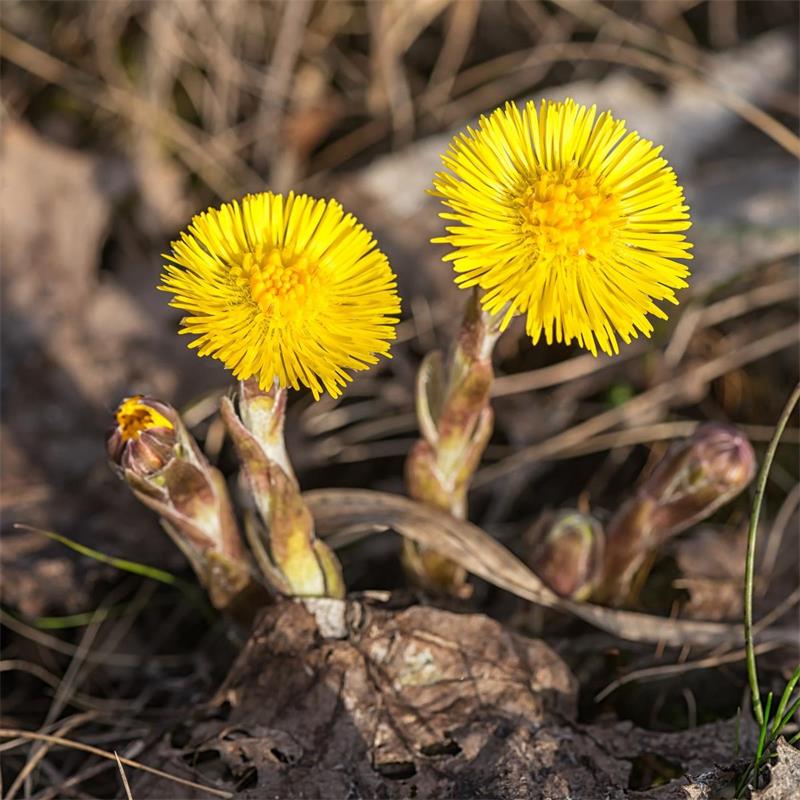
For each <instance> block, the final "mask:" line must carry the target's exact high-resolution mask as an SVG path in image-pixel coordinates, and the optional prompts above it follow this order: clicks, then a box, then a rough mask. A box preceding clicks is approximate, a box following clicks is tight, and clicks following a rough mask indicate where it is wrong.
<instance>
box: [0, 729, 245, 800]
mask: <svg viewBox="0 0 800 800" xmlns="http://www.w3.org/2000/svg"><path fill="white" fill-rule="evenodd" d="M0 738H2V739H22V740H26V741H38V742H47V743H48V744H50V745H59V746H60V747H69V748H71V749H73V750H81V751H83V752H84V753H91V754H92V755H93V756H99V757H100V758H106V759H109V760H110V761H117V762H118V763H121V764H124V765H125V766H126V767H131V768H132V769H139V770H141V771H142V772H149V773H150V774H151V775H155V776H156V777H158V778H163V779H164V780H167V781H171V782H172V783H177V784H180V785H181V786H188V787H189V788H191V789H199V790H200V791H203V792H208V794H212V795H214V797H233V793H232V792H226V791H224V790H223V789H216V788H214V787H212V786H204V785H203V784H202V783H195V782H194V781H190V780H187V779H186V778H179V777H178V776H177V775H170V774H169V773H168V772H163V771H162V770H160V769H156V768H155V767H149V766H148V765H147V764H141V763H139V762H138V761H131V759H129V758H120V757H119V756H118V755H117V754H116V753H109V752H108V750H101V749H100V748H99V747H93V746H92V745H90V744H83V742H75V741H72V739H64V738H63V737H61V736H50V735H49V734H46V733H36V732H35V731H23V730H19V729H17V728H0Z"/></svg>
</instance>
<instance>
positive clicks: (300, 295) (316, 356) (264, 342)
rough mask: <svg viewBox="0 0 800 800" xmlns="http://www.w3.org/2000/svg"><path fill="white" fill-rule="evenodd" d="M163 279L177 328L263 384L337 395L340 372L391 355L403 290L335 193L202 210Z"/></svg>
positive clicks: (252, 198)
mask: <svg viewBox="0 0 800 800" xmlns="http://www.w3.org/2000/svg"><path fill="white" fill-rule="evenodd" d="M165 258H167V259H168V260H169V261H170V262H171V263H170V264H167V265H166V266H165V267H164V273H163V274H162V284H161V286H159V289H162V290H163V291H167V292H171V293H172V294H173V295H174V298H173V299H172V301H171V302H170V305H171V306H173V307H175V308H180V309H182V310H184V311H187V312H189V315H188V316H186V317H184V318H183V320H182V323H181V325H182V327H181V331H180V332H181V333H188V334H193V335H195V336H196V337H197V338H196V339H194V340H193V341H192V342H191V344H190V345H189V346H190V347H195V348H197V352H198V355H201V356H212V357H213V358H216V359H219V360H220V361H222V362H223V364H225V366H226V367H227V368H228V369H230V370H231V371H232V372H233V374H234V376H235V377H236V378H239V379H240V380H245V379H247V378H250V377H253V376H256V377H257V378H258V382H259V384H260V386H261V388H262V389H268V388H269V387H270V386H272V384H273V382H274V381H276V380H277V381H278V382H279V384H280V385H281V386H284V387H285V386H291V387H293V388H295V389H296V388H299V386H300V385H304V386H307V387H308V388H309V389H311V391H312V392H313V394H314V397H315V398H316V397H319V395H320V394H321V392H322V391H323V389H324V390H326V391H327V392H328V393H329V394H330V395H331V396H333V397H337V396H338V395H339V394H340V393H341V390H340V387H341V386H343V385H344V384H345V383H346V382H347V381H349V380H350V379H351V378H350V375H349V374H348V372H347V370H362V369H367V368H368V366H369V365H370V364H374V363H376V362H377V360H378V356H380V355H385V356H388V355H389V342H390V341H391V340H392V339H394V337H395V326H396V325H397V321H398V318H397V315H398V314H399V313H400V299H399V297H398V295H397V290H396V279H395V276H394V273H393V272H392V270H391V267H390V266H389V262H388V261H387V259H386V256H385V255H384V254H383V253H382V252H381V251H380V250H378V249H377V246H376V243H375V240H374V238H373V237H372V234H370V233H369V231H367V230H366V229H365V228H364V227H363V226H362V225H360V224H359V223H358V222H357V221H356V219H355V218H354V217H353V216H352V215H351V214H345V213H344V211H343V209H342V207H341V205H339V203H337V202H336V201H335V200H330V201H326V200H317V199H314V198H312V197H308V196H307V195H296V194H294V193H293V192H290V193H289V195H288V196H287V197H283V196H281V195H276V194H272V193H271V192H269V193H262V194H256V195H248V196H247V197H245V198H244V199H243V200H242V201H241V203H239V202H236V201H234V202H232V203H225V204H224V205H223V206H221V207H220V208H219V209H214V208H212V209H209V210H208V211H206V212H204V213H202V214H198V215H197V216H196V217H194V219H193V220H192V222H191V225H189V230H188V232H184V233H182V234H181V238H180V240H179V241H176V242H173V243H172V255H167V256H165Z"/></svg>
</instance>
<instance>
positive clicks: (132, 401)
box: [107, 395, 177, 477]
mask: <svg viewBox="0 0 800 800" xmlns="http://www.w3.org/2000/svg"><path fill="white" fill-rule="evenodd" d="M171 411H172V410H171V409H169V408H168V407H167V406H164V404H163V403H159V402H158V400H154V399H153V398H149V397H148V398H145V397H142V396H141V395H136V396H134V397H128V398H126V399H125V400H123V401H122V403H121V404H120V406H119V408H118V409H117V414H116V416H117V425H116V427H115V428H114V430H113V431H112V432H111V435H110V436H109V438H108V443H107V449H108V456H109V458H110V459H111V462H112V464H114V465H115V466H116V467H118V468H119V469H120V470H122V471H123V472H124V471H125V470H131V471H132V472H135V473H136V474H137V475H140V476H141V477H146V476H147V475H149V474H152V473H154V472H158V470H160V469H162V468H163V467H164V466H165V465H166V464H167V462H168V461H169V460H170V459H171V458H172V456H173V455H174V452H175V445H176V444H177V436H176V433H175V426H174V425H173V423H172V422H171V421H170V419H169V417H170V416H172V414H171Z"/></svg>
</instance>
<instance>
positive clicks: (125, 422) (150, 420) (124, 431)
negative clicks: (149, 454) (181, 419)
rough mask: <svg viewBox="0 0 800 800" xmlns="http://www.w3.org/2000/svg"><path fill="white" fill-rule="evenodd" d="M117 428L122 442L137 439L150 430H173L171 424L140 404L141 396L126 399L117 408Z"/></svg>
mask: <svg viewBox="0 0 800 800" xmlns="http://www.w3.org/2000/svg"><path fill="white" fill-rule="evenodd" d="M117 426H118V427H119V432H120V436H121V437H122V441H123V442H129V441H130V440H131V439H138V438H139V436H140V435H141V434H142V433H143V432H144V431H147V430H150V428H167V429H168V430H172V429H173V427H174V426H173V424H172V423H171V422H170V421H169V420H168V419H167V418H166V417H165V416H164V415H163V414H159V412H158V411H156V410H155V409H154V408H152V407H151V406H148V405H145V404H144V403H143V402H142V395H140V394H136V395H134V396H133V397H126V398H125V399H124V400H123V401H122V402H121V403H120V404H119V408H117Z"/></svg>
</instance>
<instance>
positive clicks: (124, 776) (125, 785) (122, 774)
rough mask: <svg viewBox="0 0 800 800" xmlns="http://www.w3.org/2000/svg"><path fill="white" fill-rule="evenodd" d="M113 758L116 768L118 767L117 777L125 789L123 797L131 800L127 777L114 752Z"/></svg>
mask: <svg viewBox="0 0 800 800" xmlns="http://www.w3.org/2000/svg"><path fill="white" fill-rule="evenodd" d="M114 758H116V759H117V767H119V776H120V778H121V779H122V786H123V788H124V789H125V797H127V798H128V800H133V795H132V794H131V787H130V785H129V784H128V776H127V775H126V774H125V768H124V767H123V766H122V762H121V761H120V760H119V755H118V754H117V751H116V750H115V751H114Z"/></svg>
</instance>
